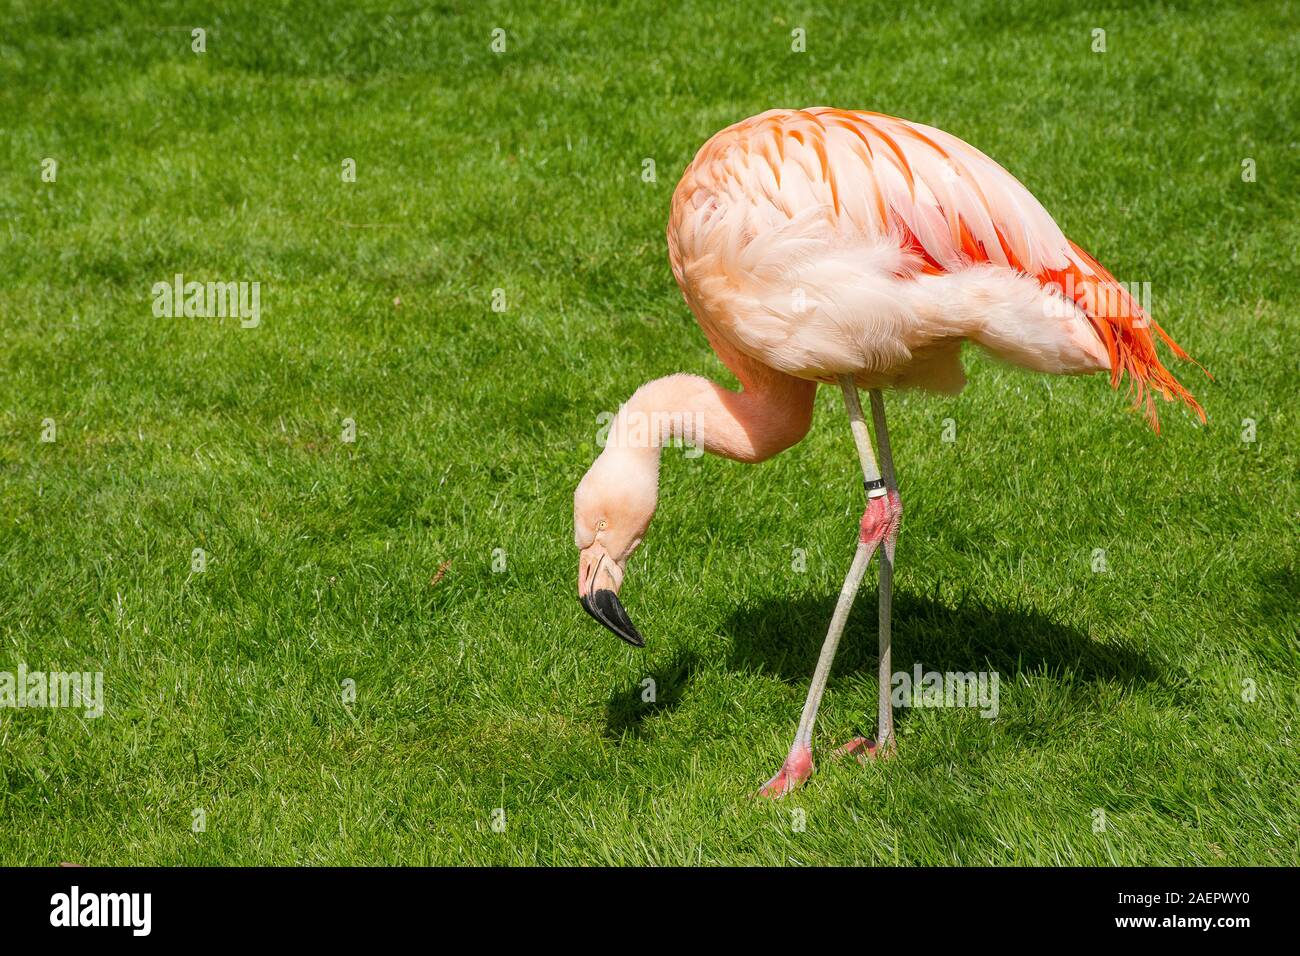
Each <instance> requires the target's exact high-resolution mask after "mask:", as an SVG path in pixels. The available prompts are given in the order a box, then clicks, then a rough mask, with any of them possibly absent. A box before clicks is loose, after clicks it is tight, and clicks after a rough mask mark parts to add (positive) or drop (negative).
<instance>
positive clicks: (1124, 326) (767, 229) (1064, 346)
mask: <svg viewBox="0 0 1300 956" xmlns="http://www.w3.org/2000/svg"><path fill="white" fill-rule="evenodd" d="M668 254H669V259H670V262H671V264H672V271H673V276H674V277H675V278H676V280H677V284H678V285H679V286H680V287H681V291H682V295H683V297H684V298H685V300H686V303H687V305H688V306H689V307H690V309H691V311H692V312H694V313H695V317H696V319H697V320H698V322H699V324H700V328H701V329H702V330H703V331H704V335H705V337H706V338H707V339H708V341H709V344H710V346H712V348H713V350H714V352H715V353H716V354H717V356H718V358H719V359H720V360H721V361H722V363H723V364H724V365H726V366H727V368H728V369H730V370H731V372H732V373H733V374H734V375H735V376H736V378H737V379H738V380H739V382H740V385H741V390H740V391H738V392H737V391H733V390H731V389H728V388H724V387H722V386H720V385H717V384H715V383H713V382H711V381H708V380H707V379H703V378H700V377H697V376H693V375H684V374H678V375H669V376H668V377H666V378H660V379H657V380H655V381H651V382H648V383H647V384H645V385H643V386H641V388H639V389H637V391H636V392H635V393H634V394H633V395H632V396H631V398H629V399H628V400H627V402H626V403H624V404H623V405H622V406H621V407H620V408H619V410H618V413H617V414H616V416H615V417H614V420H613V422H612V424H611V427H610V429H609V438H608V440H607V441H606V444H605V447H604V448H603V449H602V451H601V453H600V454H599V456H598V457H597V458H596V460H595V462H594V463H593V464H592V465H591V468H590V469H589V470H588V471H587V473H586V474H585V475H584V476H583V478H582V480H581V482H580V483H579V485H578V487H577V490H576V491H575V493H574V542H575V544H576V545H577V547H578V550H579V561H578V597H579V600H580V601H581V604H582V607H583V608H584V609H585V610H586V611H587V612H588V613H589V614H590V615H591V616H592V617H594V618H595V619H596V620H597V621H599V622H600V623H601V624H602V625H604V626H605V627H607V628H608V629H609V630H611V631H612V632H613V633H614V634H616V635H617V636H618V637H620V638H622V639H623V640H624V641H626V642H628V643H629V644H632V645H634V646H638V647H641V646H644V644H645V641H644V638H643V637H642V636H641V634H640V632H639V631H638V630H637V629H636V627H635V626H634V625H633V624H632V621H631V620H630V618H629V617H628V614H627V612H626V610H625V609H624V607H623V605H622V603H621V602H620V600H619V598H618V594H619V591H620V589H621V588H622V585H623V581H624V574H625V571H626V569H627V564H628V559H629V557H630V556H631V555H632V553H633V552H634V551H635V550H636V548H637V546H638V545H639V544H640V543H641V541H642V539H643V538H644V536H645V534H646V530H647V528H648V527H649V524H650V520H651V518H652V517H653V515H654V512H655V507H656V504H657V500H658V478H659V462H660V453H661V450H662V449H663V447H664V446H665V445H668V444H669V443H671V442H687V443H690V444H692V445H693V446H696V447H702V448H703V449H704V450H705V451H707V452H710V453H712V454H715V455H721V456H723V457H725V458H730V459H734V460H736V461H742V462H760V461H763V460H765V459H768V458H771V457H772V456H773V455H776V454H778V453H779V452H781V451H783V450H785V449H787V448H789V447H790V446H791V445H794V444H795V443H796V442H798V441H800V440H801V439H802V438H803V437H804V435H805V434H806V433H807V431H808V429H809V427H810V425H811V421H812V410H813V396H814V392H815V391H816V388H817V385H818V384H819V383H824V384H829V385H838V387H839V389H840V391H841V392H842V393H843V399H844V405H845V408H846V410H847V413H848V418H849V424H850V429H851V431H852V435H853V440H854V443H855V445H856V448H857V453H858V458H859V464H860V465H861V468H862V478H863V482H864V486H865V491H866V507H865V511H864V513H863V516H862V520H861V522H860V523H859V526H858V543H857V550H856V552H855V554H854V556H853V560H852V563H851V565H850V567H849V571H848V575H847V576H846V578H845V580H844V586H843V588H842V589H841V591H840V594H839V599H838V601H837V603H836V605H835V610H834V613H833V615H832V617H831V622H830V626H829V628H828V630H827V634H826V638H825V641H824V643H823V646H822V649H821V653H820V655H819V657H818V660H817V664H816V668H815V670H814V672H813V677H812V681H811V684H810V686H809V689H808V696H807V700H806V702H805V703H804V707H803V713H802V715H801V717H800V720H799V725H798V728H797V730H796V731H795V737H794V742H793V744H792V745H791V747H790V750H789V752H788V754H787V756H786V758H785V760H784V762H783V763H782V765H781V768H780V769H779V770H778V771H777V773H776V774H775V775H774V776H773V777H772V778H771V779H770V780H769V781H768V782H767V783H766V784H764V785H763V787H762V788H761V790H760V791H759V793H760V794H762V795H765V796H769V797H780V796H783V795H784V794H786V793H788V792H790V791H791V790H792V789H794V788H795V787H797V786H799V785H800V784H802V783H803V782H804V781H806V780H807V779H808V777H809V776H810V775H811V774H812V772H813V755H812V736H813V725H814V723H815V721H816V719H817V710H818V707H819V706H820V704H821V699H822V695H823V693H824V692H825V690H826V682H827V679H828V677H829V675H830V671H831V664H832V662H833V660H834V658H835V651H836V648H837V647H838V645H839V641H840V635H841V634H842V633H843V630H844V625H845V621H846V620H847V618H848V615H849V611H850V609H851V607H852V605H853V601H854V598H855V596H856V594H857V591H858V587H859V585H860V584H861V582H862V578H863V575H864V574H865V572H866V569H867V566H868V564H869V563H870V561H871V559H872V557H873V556H874V555H876V554H877V553H879V555H880V569H879V591H878V601H879V619H878V620H879V625H878V628H879V695H880V696H879V707H878V713H877V729H876V738H875V739H874V740H871V739H866V738H862V737H858V738H854V739H853V740H851V741H849V743H847V744H845V745H844V746H843V747H841V748H839V750H838V751H837V753H845V754H852V755H854V756H856V757H857V758H858V759H859V760H866V759H874V758H883V757H887V756H889V755H890V754H892V753H894V751H895V748H896V741H895V738H894V723H893V712H892V707H891V702H890V686H891V674H890V650H891V648H890V614H891V599H892V586H893V574H894V558H895V543H896V539H897V535H898V530H899V525H900V522H901V519H902V514H903V505H902V500H901V498H900V497H899V492H898V483H897V480H896V476H895V472H894V462H893V458H892V456H891V454H890V446H889V433H888V430H887V428H886V423H885V403H884V397H883V395H884V390H885V389H887V388H891V389H904V388H919V389H922V390H926V391H930V392H935V393H939V394H950V395H951V394H956V393H957V392H959V391H960V390H961V389H962V387H963V386H964V384H965V376H964V374H963V371H962V366H961V361H960V354H959V353H960V350H961V345H962V343H963V342H967V341H969V342H973V343H975V344H976V345H978V346H980V347H982V348H984V349H986V350H987V351H989V352H991V353H993V354H994V355H996V356H999V357H1000V358H1002V359H1005V360H1008V361H1010V362H1012V363H1014V364H1016V365H1020V366H1023V367H1026V368H1029V369H1032V370H1035V371H1039V372H1048V373H1052V374H1056V375H1075V374H1089V373H1096V372H1109V374H1110V383H1111V386H1112V387H1118V386H1119V384H1120V381H1121V380H1122V379H1123V378H1124V377H1125V376H1127V377H1128V379H1129V390H1130V394H1132V395H1133V397H1134V405H1135V407H1137V406H1138V405H1144V406H1145V410H1146V413H1147V417H1148V419H1149V421H1150V423H1151V425H1152V427H1153V428H1155V429H1156V431H1159V421H1158V419H1157V416H1156V408H1155V402H1154V398H1153V396H1154V395H1157V394H1158V395H1160V396H1161V397H1162V398H1164V399H1165V400H1167V401H1172V400H1177V401H1181V402H1183V403H1185V404H1186V405H1187V406H1188V407H1189V408H1191V409H1192V410H1193V411H1194V412H1195V413H1196V414H1197V415H1199V416H1200V419H1201V421H1202V422H1203V421H1205V413H1204V411H1203V410H1202V409H1201V406H1200V405H1199V404H1198V403H1197V402H1196V400H1195V399H1194V398H1193V397H1192V395H1191V394H1190V393H1189V392H1188V391H1187V389H1185V388H1184V387H1183V386H1182V385H1181V384H1179V382H1178V381H1177V379H1175V378H1174V376H1173V375H1172V374H1171V373H1170V372H1169V370H1168V369H1166V368H1165V366H1164V365H1163V364H1162V363H1161V361H1160V357H1159V356H1158V355H1157V352H1156V347H1155V339H1154V338H1153V333H1154V335H1155V336H1158V337H1159V338H1160V339H1161V340H1163V341H1164V343H1165V344H1166V345H1167V346H1168V347H1169V349H1170V350H1171V351H1172V352H1173V354H1174V355H1176V356H1178V357H1179V358H1180V359H1188V356H1187V354H1186V353H1185V352H1184V351H1183V350H1182V349H1181V348H1180V347H1179V346H1178V345H1177V343H1175V342H1174V340H1173V339H1172V338H1170V337H1169V335H1167V334H1166V333H1165V331H1164V330H1163V329H1161V328H1160V326H1159V325H1157V324H1156V323H1155V322H1154V321H1153V320H1152V319H1151V317H1150V316H1149V315H1148V314H1147V313H1146V312H1145V311H1144V310H1143V309H1142V308H1141V307H1140V306H1139V304H1138V303H1137V302H1136V301H1135V299H1134V297H1133V296H1131V295H1130V294H1129V292H1128V290H1127V289H1125V288H1124V287H1123V286H1122V285H1120V284H1119V283H1118V282H1116V280H1115V278H1114V277H1113V276H1112V275H1111V274H1110V273H1109V272H1107V271H1106V269H1104V268H1103V267H1102V266H1101V265H1100V264H1099V263H1098V262H1097V261H1096V260H1095V259H1094V258H1093V257H1092V256H1090V255H1089V254H1088V253H1087V252H1085V251H1084V250H1083V249H1081V248H1080V247H1079V246H1077V245H1075V244H1074V243H1073V242H1071V241H1070V240H1069V239H1067V238H1066V237H1065V235H1064V234H1063V233H1062V232H1061V229H1060V227H1059V226H1058V225H1057V224H1056V222H1055V221H1054V220H1053V219H1052V217H1051V216H1050V215H1049V214H1048V213H1047V211H1046V210H1045V209H1044V208H1043V207H1042V205H1041V204H1040V203H1039V202H1038V200H1036V199H1035V198H1034V197H1033V195H1031V194H1030V192H1029V190H1028V189H1026V188H1025V187H1024V186H1023V185H1021V183H1020V182H1019V181H1017V180H1016V179H1015V178H1014V177H1013V176H1012V175H1011V174H1010V173H1009V172H1007V171H1006V170H1005V169H1003V168H1002V167H1001V166H999V165H998V164H997V163H995V162H994V161H993V160H991V159H990V158H989V157H988V156H986V155H985V154H984V153H982V152H980V151H979V150H977V149H975V148H974V147H973V146H970V145H968V144H967V143H965V142H963V141H962V140H960V139H958V138H957V137H955V136H952V135H950V134H948V133H945V132H943V131H942V130H938V129H935V128H933V127H930V126H924V125H922V124H920V123H914V122H910V121H907V120H903V119H898V118H896V117H892V116H886V115H884V114H881V113H871V112H865V111H861V110H841V109H833V108H828V107H814V108H809V109H802V110H788V109H778V110H769V111H768V112H765V113H762V114H760V115H757V116H753V117H751V118H749V119H746V120H743V121H741V122H739V123H736V124H735V125H733V126H730V127H728V128H726V129H724V130H722V131H721V132H719V133H717V134H715V135H714V136H713V137H712V138H711V139H709V140H708V142H706V143H705V144H704V146H703V147H701V149H700V151H699V153H698V154H697V155H696V156H695V159H694V161H693V162H692V163H691V164H690V165H689V166H688V167H687V168H686V171H685V172H684V173H683V175H682V178H681V181H680V182H679V183H678V185H677V188H676V190H675V191H674V192H673V197H672V209H671V214H670V217H669V220H668ZM859 389H866V390H867V392H868V394H869V396H870V405H871V417H872V425H873V429H874V432H875V437H876V442H877V444H878V445H879V456H877V454H876V449H875V448H873V446H872V442H871V436H870V434H869V433H868V429H867V424H866V420H865V418H864V415H863V411H862V407H861V402H860V398H859V392H858V390H859Z"/></svg>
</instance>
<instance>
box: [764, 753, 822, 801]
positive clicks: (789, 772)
mask: <svg viewBox="0 0 1300 956" xmlns="http://www.w3.org/2000/svg"><path fill="white" fill-rule="evenodd" d="M812 772H813V759H812V749H811V748H810V747H808V746H807V745H802V744H795V745H794V746H793V747H791V748H790V754H789V756H787V757H786V758H785V763H783V764H781V769H780V770H778V771H777V773H776V776H775V777H773V778H772V779H771V780H769V781H768V782H767V783H765V784H763V786H762V788H761V789H760V790H759V791H758V796H760V797H768V798H769V799H772V800H780V799H781V798H782V797H784V796H785V795H786V794H787V793H789V792H790V791H791V790H793V789H795V787H798V786H799V785H800V784H802V783H803V782H804V781H805V780H807V779H808V778H809V777H811V776H812Z"/></svg>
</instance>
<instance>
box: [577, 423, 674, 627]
mask: <svg viewBox="0 0 1300 956" xmlns="http://www.w3.org/2000/svg"><path fill="white" fill-rule="evenodd" d="M657 466H658V459H657V458H656V459H653V460H650V459H646V458H645V456H640V455H636V454H634V453H629V452H627V451H626V450H620V449H616V448H614V447H613V446H609V447H607V448H606V450H605V451H604V452H602V453H601V455H600V457H599V458H597V459H596V461H595V462H594V463H593V464H592V466H591V468H590V469H588V471H587V473H586V475H584V476H583V478H582V481H581V482H579V483H578V489H577V491H575V492H574V494H573V540H574V544H576V545H577V546H578V600H579V601H580V602H582V607H583V610H585V611H586V612H587V613H588V614H590V615H591V616H592V617H593V618H595V619H596V620H597V621H598V622H600V623H601V624H603V625H604V626H605V627H607V628H609V630H611V631H613V632H614V634H616V635H617V636H618V637H620V638H622V639H623V640H625V641H627V642H628V643H629V644H631V645H633V646H635V647H644V646H645V638H644V637H642V636H641V633H640V632H639V631H638V630H637V629H636V627H635V626H634V625H633V624H632V621H631V619H630V618H629V617H628V616H627V612H626V611H625V610H623V605H622V604H621V603H620V602H619V599H618V592H619V590H620V589H621V588H622V587H623V573H624V571H625V570H626V569H627V560H628V558H630V557H631V556H632V552H633V551H635V550H636V549H637V547H638V546H639V545H640V544H641V539H642V538H643V537H645V532H646V529H647V528H648V527H649V526H650V519H651V518H653V517H654V513H655V505H656V504H657V502H658V496H659V489H658V484H659V481H658V479H659V475H658V467H657Z"/></svg>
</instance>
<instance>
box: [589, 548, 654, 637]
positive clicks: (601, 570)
mask: <svg viewBox="0 0 1300 956" xmlns="http://www.w3.org/2000/svg"><path fill="white" fill-rule="evenodd" d="M622 583H623V573H622V569H621V568H619V567H618V565H617V564H615V563H614V561H613V560H612V559H611V558H610V557H609V555H608V554H607V553H606V551H605V549H604V548H602V547H601V546H600V545H598V544H593V545H592V546H591V547H590V548H587V549H585V550H584V551H583V552H582V556H581V558H580V560H579V562H578V600H579V602H581V604H582V609H583V610H584V611H586V612H587V613H588V614H590V615H591V616H592V617H593V618H595V620H596V621H597V622H599V623H600V624H602V625H604V626H605V627H607V628H608V629H609V630H610V631H612V632H613V633H614V635H615V636H616V637H618V638H619V639H620V640H624V641H627V643H629V644H631V645H632V646H633V647H645V638H644V637H642V636H641V632H640V631H638V630H637V629H636V626H635V625H634V624H633V623H632V619H631V618H630V617H628V616H627V611H625V610H623V605H622V604H621V603H620V602H619V600H618V589H619V587H620V586H621V585H622Z"/></svg>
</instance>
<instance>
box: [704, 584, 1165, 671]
mask: <svg viewBox="0 0 1300 956" xmlns="http://www.w3.org/2000/svg"><path fill="white" fill-rule="evenodd" d="M835 599H836V595H835V594H831V595H828V596H825V597H800V598H774V599H771V600H768V601H764V602H760V603H759V604H757V605H751V606H748V607H744V608H738V609H737V610H736V611H735V612H734V613H733V614H732V615H731V616H730V618H729V619H728V621H727V624H726V626H725V628H724V629H725V631H726V633H728V634H730V635H731V637H732V649H731V655H730V661H729V662H730V664H731V666H733V667H736V668H739V669H743V670H758V671H761V672H763V673H768V674H774V675H776V676H778V677H780V678H781V679H782V680H786V681H792V682H803V681H807V680H808V678H809V677H810V676H811V674H812V670H813V665H814V664H815V663H816V661H817V655H818V652H819V651H820V650H821V645H822V640H823V638H824V637H825V635H826V626H827V624H828V623H829V621H830V616H831V611H832V609H833V608H834V606H835ZM877 654H878V647H877V636H876V594H875V589H874V588H871V589H864V590H863V591H862V592H861V593H860V594H859V596H858V600H857V602H856V604H855V606H854V610H853V613H852V614H851V615H850V617H849V622H848V626H847V627H846V628H845V633H844V636H843V638H842V639H841V640H840V646H839V653H838V654H837V655H836V657H835V667H834V671H833V674H834V675H835V676H838V677H844V676H847V675H851V674H856V673H859V672H862V671H868V672H872V673H874V671H875V670H876V663H877ZM918 663H919V664H920V665H921V667H922V669H923V670H933V671H940V672H945V671H990V672H992V671H997V672H999V673H1001V674H1002V675H1004V677H1005V676H1009V675H1019V674H1030V673H1049V674H1063V673H1068V674H1070V675H1071V676H1072V678H1073V681H1072V682H1073V683H1074V684H1080V683H1084V684H1087V683H1097V682H1103V681H1105V682H1118V683H1119V684H1122V685H1130V686H1131V685H1137V684H1147V683H1152V682H1154V681H1156V680H1157V679H1158V677H1159V672H1158V670H1157V668H1156V665H1155V664H1154V663H1153V662H1152V661H1151V660H1150V659H1149V658H1147V657H1146V656H1145V655H1143V654H1142V653H1140V652H1139V651H1137V650H1134V649H1133V648H1131V647H1128V646H1124V645H1117V644H1114V643H1102V642H1100V641H1096V640H1094V639H1093V638H1091V637H1090V636H1089V635H1088V634H1087V633H1086V632H1084V631H1081V630H1078V629H1077V628H1074V627H1070V626H1068V625H1064V624H1059V623H1057V622H1055V621H1053V620H1052V619H1051V618H1049V617H1047V616H1046V615H1044V614H1042V613H1041V612H1039V611H1036V610H1033V609H1032V608H1018V607H997V606H991V605H989V604H986V603H984V602H982V601H980V600H979V599H977V598H974V597H971V596H967V597H965V598H963V599H961V600H959V601H956V602H955V603H946V602H944V601H943V600H940V599H938V598H932V597H926V596H922V595H917V594H911V593H908V592H899V591H897V590H896V591H895V593H894V608H893V669H894V671H895V672H897V671H900V670H907V671H911V670H912V669H913V667H914V666H915V665H916V664H918Z"/></svg>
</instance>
